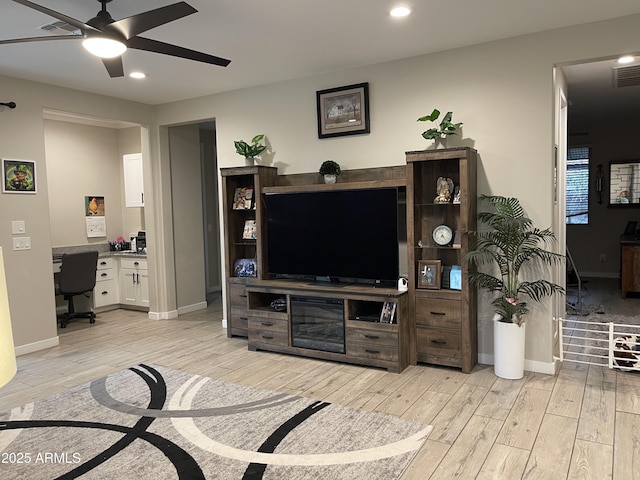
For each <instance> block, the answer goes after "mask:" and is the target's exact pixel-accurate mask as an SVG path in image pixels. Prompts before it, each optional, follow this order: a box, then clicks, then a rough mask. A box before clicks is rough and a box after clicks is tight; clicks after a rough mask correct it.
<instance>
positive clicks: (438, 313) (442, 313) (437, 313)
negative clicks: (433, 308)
mask: <svg viewBox="0 0 640 480" xmlns="http://www.w3.org/2000/svg"><path fill="white" fill-rule="evenodd" d="M431 315H446V313H445V312H431Z"/></svg>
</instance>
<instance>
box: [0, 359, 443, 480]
mask: <svg viewBox="0 0 640 480" xmlns="http://www.w3.org/2000/svg"><path fill="white" fill-rule="evenodd" d="M431 430H432V427H431V426H429V425H425V424H423V423H419V422H413V421H407V420H404V419H401V418H398V417H394V416H390V415H384V414H380V413H375V412H367V411H361V410H354V409H350V408H346V407H343V406H339V405H335V404H329V403H325V402H318V401H314V400H311V399H308V398H302V397H296V396H291V395H286V394H280V393H276V392H270V391H266V390H260V389H256V388H252V387H247V386H243V385H237V384H233V383H229V382H225V381H221V380H215V379H211V378H206V377H202V376H198V375H192V374H189V373H185V372H180V371H176V370H171V369H168V368H165V367H161V366H149V365H138V366H136V367H132V368H130V369H127V370H123V371H121V372H118V373H115V374H113V375H109V376H107V377H105V378H101V379H99V380H95V381H93V382H91V383H89V384H86V385H82V386H79V387H76V388H74V389H71V390H68V391H66V392H64V393H61V394H58V395H55V396H52V397H49V398H46V399H43V400H40V401H37V402H35V403H31V404H28V405H24V406H22V407H18V408H14V409H13V410H11V411H9V412H5V413H0V452H1V453H0V478H2V479H3V480H8V479H21V480H22V479H29V480H35V479H55V478H59V479H72V478H82V479H100V480H104V479H113V478H121V479H134V478H135V479H153V480H168V479H181V480H184V479H223V480H227V479H261V478H264V479H279V480H280V479H296V480H305V479H309V480H311V479H313V480H316V479H329V478H330V479H332V480H333V479H349V480H357V479H367V480H375V479H380V480H382V479H384V480H390V479H396V478H399V477H400V475H401V474H402V472H403V471H404V470H405V468H406V467H407V466H408V464H409V463H410V462H411V460H412V459H413V457H414V456H415V454H416V453H417V451H418V450H419V449H420V447H421V446H422V445H423V444H424V442H425V440H426V438H427V436H428V435H429V433H430V432H431Z"/></svg>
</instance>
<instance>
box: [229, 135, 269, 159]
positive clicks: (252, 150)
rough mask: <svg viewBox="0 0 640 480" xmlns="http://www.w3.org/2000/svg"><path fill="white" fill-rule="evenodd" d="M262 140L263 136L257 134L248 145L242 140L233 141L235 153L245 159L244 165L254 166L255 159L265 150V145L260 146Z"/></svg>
mask: <svg viewBox="0 0 640 480" xmlns="http://www.w3.org/2000/svg"><path fill="white" fill-rule="evenodd" d="M263 139H264V135H263V134H259V135H256V136H255V137H253V138H252V139H251V143H250V144H249V143H247V142H245V141H244V140H235V141H234V142H233V144H234V146H235V147H236V153H237V154H238V155H242V156H243V157H244V158H245V165H247V166H253V165H254V164H255V157H257V156H258V155H260V154H261V153H262V152H264V150H265V149H266V148H267V146H266V145H261V144H260V142H261V141H262V140H263Z"/></svg>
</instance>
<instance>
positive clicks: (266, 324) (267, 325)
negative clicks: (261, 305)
mask: <svg viewBox="0 0 640 480" xmlns="http://www.w3.org/2000/svg"><path fill="white" fill-rule="evenodd" d="M260 323H262V325H264V326H265V327H273V323H271V322H260Z"/></svg>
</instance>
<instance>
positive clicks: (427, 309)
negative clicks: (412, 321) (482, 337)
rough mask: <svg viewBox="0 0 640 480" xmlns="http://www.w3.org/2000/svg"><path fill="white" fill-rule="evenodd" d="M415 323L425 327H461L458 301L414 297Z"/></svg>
mask: <svg viewBox="0 0 640 480" xmlns="http://www.w3.org/2000/svg"><path fill="white" fill-rule="evenodd" d="M416 324H417V325H424V326H426V327H435V328H448V329H452V330H454V329H456V330H457V329H461V328H462V322H461V318H460V302H459V301H456V300H443V299H440V298H428V297H416Z"/></svg>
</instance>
